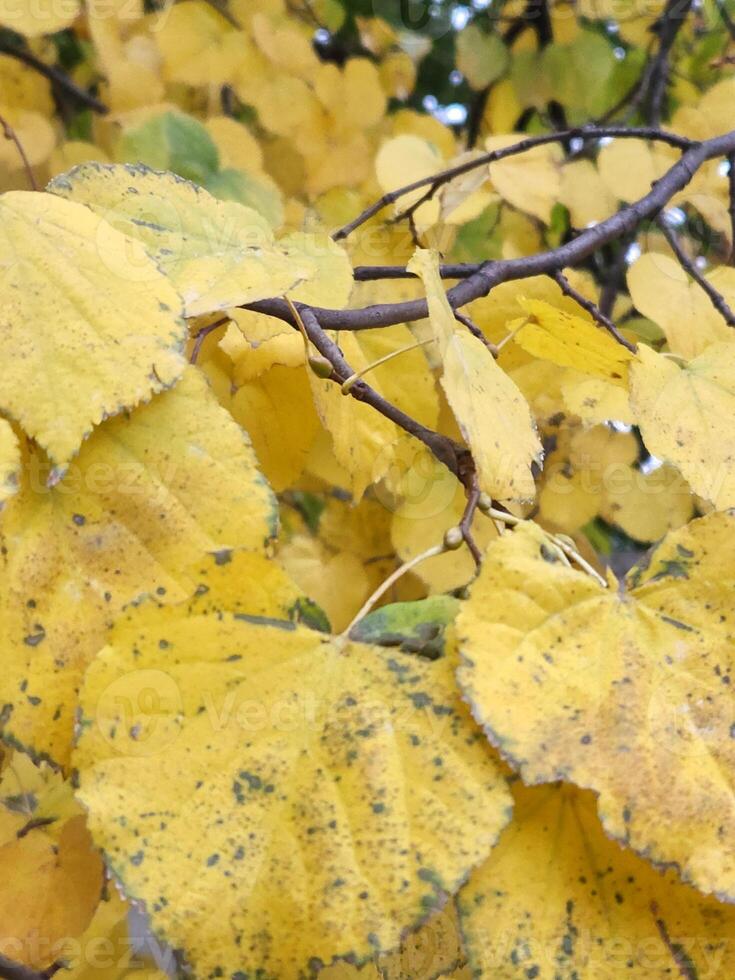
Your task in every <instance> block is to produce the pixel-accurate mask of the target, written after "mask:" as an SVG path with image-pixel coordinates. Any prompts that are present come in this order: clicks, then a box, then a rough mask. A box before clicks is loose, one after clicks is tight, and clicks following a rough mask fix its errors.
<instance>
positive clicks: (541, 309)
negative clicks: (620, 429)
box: [514, 298, 633, 387]
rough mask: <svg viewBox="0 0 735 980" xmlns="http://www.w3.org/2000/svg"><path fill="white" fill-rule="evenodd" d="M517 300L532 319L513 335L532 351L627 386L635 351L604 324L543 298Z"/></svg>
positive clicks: (561, 363)
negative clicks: (598, 323) (607, 331)
mask: <svg viewBox="0 0 735 980" xmlns="http://www.w3.org/2000/svg"><path fill="white" fill-rule="evenodd" d="M518 302H519V303H520V305H521V306H522V307H523V309H524V310H525V311H526V313H527V314H528V317H529V322H528V323H526V324H525V325H524V326H522V327H521V329H520V330H519V331H518V333H517V334H516V335H515V338H514V339H515V342H516V343H517V344H520V346H521V347H522V348H523V349H524V350H526V351H528V353H529V354H533V355H534V356H535V357H543V358H546V360H548V361H552V362H553V363H554V364H559V365H561V366H562V367H571V368H575V369H576V370H577V371H582V372H584V373H585V374H591V375H593V376H594V377H598V378H604V379H605V380H606V381H609V382H612V383H613V384H618V385H620V386H622V387H625V385H626V382H627V377H628V363H629V362H630V360H631V359H632V357H633V355H632V354H631V352H630V351H629V350H628V349H627V348H625V347H623V346H622V344H619V343H618V342H617V341H616V340H614V339H613V338H612V337H611V336H610V334H608V333H606V331H605V330H603V329H602V327H599V326H597V324H595V323H592V322H591V321H590V320H588V319H585V318H584V317H581V316H575V315H574V314H573V313H568V312H567V311H566V310H560V309H557V308H556V307H555V306H552V305H551V304H550V303H546V302H544V301H543V300H536V299H525V298H520V299H519V301H518Z"/></svg>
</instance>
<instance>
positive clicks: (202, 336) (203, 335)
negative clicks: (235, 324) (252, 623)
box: [189, 316, 230, 364]
mask: <svg viewBox="0 0 735 980" xmlns="http://www.w3.org/2000/svg"><path fill="white" fill-rule="evenodd" d="M229 319H230V318H229V317H228V316H223V317H220V318H219V320H215V321H214V323H208V324H207V326H206V327H202V329H201V330H200V331H199V333H198V334H197V335H196V339H195V340H194V346H193V347H192V349H191V356H190V357H189V361H190V363H191V364H196V362H197V360H198V359H199V354H200V352H201V349H202V344H203V343H204V341H205V340H206V339H207V337H208V336H209V335H210V334H211V333H212V332H213V331H215V330H216V329H217V328H218V327H223V326H224V325H225V324H226V323H228V322H229Z"/></svg>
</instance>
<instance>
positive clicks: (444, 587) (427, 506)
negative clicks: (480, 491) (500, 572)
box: [391, 441, 497, 593]
mask: <svg viewBox="0 0 735 980" xmlns="http://www.w3.org/2000/svg"><path fill="white" fill-rule="evenodd" d="M399 467H400V468H399ZM394 468H396V469H398V473H396V474H392V476H393V480H392V486H391V489H392V491H393V493H394V494H395V495H396V497H397V501H396V502H395V503H394V504H393V507H394V514H393V520H392V522H391V540H392V542H393V546H394V548H395V550H396V552H397V553H398V555H399V557H400V558H401V559H402V560H403V561H410V560H411V559H412V558H415V557H416V555H418V554H421V552H423V551H426V550H427V549H428V548H431V547H434V546H435V545H438V544H441V542H442V539H443V537H444V532H445V531H447V530H448V529H449V528H450V527H456V525H457V524H459V522H460V520H461V519H462V513H463V511H464V509H465V505H466V503H467V498H466V495H465V492H464V488H463V487H462V485H461V484H460V482H459V480H457V478H456V477H455V476H453V475H452V474H451V473H450V472H449V470H448V469H447V468H446V467H445V466H442V464H441V463H439V462H438V461H437V460H436V459H435V458H434V457H433V456H432V455H431V453H430V452H429V451H428V450H427V449H426V448H425V447H424V446H418V447H417V446H416V445H415V443H413V442H408V441H407V442H406V443H403V444H402V445H401V447H400V451H399V452H398V453H396V463H395V464H394ZM472 533H473V535H474V538H475V541H476V543H477V545H478V547H479V548H480V549H481V550H483V551H484V549H485V548H486V546H487V545H488V543H489V542H490V541H491V540H492V539H493V538H494V537H495V536H496V533H497V532H496V530H495V525H494V524H493V523H492V521H489V520H487V519H486V518H484V517H478V519H477V520H476V521H475V524H474V526H473V529H472ZM475 569H476V566H475V562H474V559H473V558H472V555H471V554H470V553H469V551H468V550H467V549H466V548H458V549H457V550H456V551H445V552H444V553H443V554H441V555H435V556H434V557H433V558H428V559H427V560H426V561H422V562H421V563H420V564H419V565H417V566H416V567H415V568H414V574H415V575H416V576H418V578H419V579H421V581H422V582H424V583H425V584H426V585H427V586H428V589H429V591H430V592H431V593H438V592H449V591H451V590H452V589H458V588H461V587H462V586H465V585H466V584H467V583H468V582H469V581H471V579H472V577H473V575H474V574H475Z"/></svg>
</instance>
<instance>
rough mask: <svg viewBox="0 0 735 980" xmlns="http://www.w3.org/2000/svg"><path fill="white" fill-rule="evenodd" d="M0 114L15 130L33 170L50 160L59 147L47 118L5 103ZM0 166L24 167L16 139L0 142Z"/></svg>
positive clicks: (0, 105) (1, 105)
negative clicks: (56, 147)
mask: <svg viewBox="0 0 735 980" xmlns="http://www.w3.org/2000/svg"><path fill="white" fill-rule="evenodd" d="M3 95H5V93H3ZM0 114H1V115H2V118H3V119H4V120H5V121H6V122H7V123H8V125H9V126H11V127H12V129H13V131H14V132H15V135H16V137H17V138H18V140H19V142H20V144H21V146H22V147H23V152H24V153H25V156H26V159H27V160H28V163H29V164H30V165H31V166H32V167H35V166H37V165H38V164H40V163H43V162H44V161H45V160H48V158H49V156H50V155H51V153H52V151H53V149H54V147H55V146H56V130H55V129H54V127H53V126H52V124H51V122H50V121H49V120H48V119H47V118H46V117H45V116H42V115H41V114H40V113H38V112H30V111H28V110H26V109H22V108H18V107H17V106H14V105H7V104H3V103H0ZM0 164H2V165H3V166H5V167H7V168H8V170H23V168H24V166H25V164H24V162H23V158H22V157H21V155H20V153H19V151H18V147H17V146H16V144H15V142H14V141H13V140H9V139H6V138H3V139H2V140H0Z"/></svg>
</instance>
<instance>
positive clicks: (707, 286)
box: [656, 218, 735, 327]
mask: <svg viewBox="0 0 735 980" xmlns="http://www.w3.org/2000/svg"><path fill="white" fill-rule="evenodd" d="M656 224H657V225H658V226H659V228H660V229H661V231H662V232H663V233H664V236H665V238H666V241H667V242H668V243H669V245H670V246H671V250H672V252H673V253H674V255H675V256H676V258H677V259H678V260H679V265H680V266H681V267H682V269H684V271H685V272H686V273H687V274H688V275H690V276H691V277H692V279H693V280H694V281H695V282H696V283H697V285H698V286H700V287H701V288H702V289H703V290H704V291H705V293H706V294H707V296H708V297H709V300H710V302H711V303H712V305H713V306H714V308H715V309H716V310H717V312H718V313H719V314H720V316H722V317H724V319H725V321H726V323H727V325H728V326H730V327H735V314H734V313H733V312H732V310H731V309H730V307H729V306H728V305H727V303H726V301H725V297H724V296H723V295H722V293H720V292H719V291H718V290H716V289H715V287H714V286H713V285H712V283H711V282H710V281H709V280H708V279H705V278H704V276H703V275H702V273H701V272H700V271H699V269H698V268H697V267H696V265H695V264H694V262H692V260H691V259H690V258H689V256H688V255H687V254H686V252H685V251H684V249H683V248H682V247H681V244H680V242H679V239H678V238H677V237H676V235H675V234H674V232H673V231H672V230H671V228H669V226H668V225H667V224H666V222H665V221H662V220H661V218H659V219H658V220H657V221H656Z"/></svg>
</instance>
